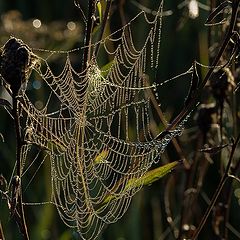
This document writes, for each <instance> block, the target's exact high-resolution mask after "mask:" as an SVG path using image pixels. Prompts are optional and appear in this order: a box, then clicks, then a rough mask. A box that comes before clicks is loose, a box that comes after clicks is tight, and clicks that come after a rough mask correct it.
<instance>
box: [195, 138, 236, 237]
mask: <svg viewBox="0 0 240 240" xmlns="http://www.w3.org/2000/svg"><path fill="white" fill-rule="evenodd" d="M239 140H240V134H239V135H238V137H237V139H236V141H235V142H234V144H233V146H232V150H231V154H230V157H229V160H228V164H227V167H226V170H225V172H224V175H223V177H222V179H221V181H220V183H219V184H218V187H217V189H216V191H215V193H214V195H213V198H212V200H211V202H210V204H209V206H208V208H207V211H206V212H205V214H204V216H203V217H202V219H201V222H200V224H199V226H198V228H197V229H196V231H195V232H194V234H193V237H192V240H196V239H197V237H198V235H199V233H200V232H201V230H202V228H203V226H204V225H205V223H206V221H207V219H208V216H209V214H210V213H211V211H212V209H213V207H214V205H215V203H216V201H217V199H218V196H219V195H220V193H221V191H222V189H223V187H224V184H225V182H226V180H227V179H228V177H229V172H230V168H231V164H232V160H233V155H234V153H235V150H236V147H237V145H238V142H239Z"/></svg>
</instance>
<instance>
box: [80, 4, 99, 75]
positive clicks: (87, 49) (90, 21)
mask: <svg viewBox="0 0 240 240" xmlns="http://www.w3.org/2000/svg"><path fill="white" fill-rule="evenodd" d="M95 10H96V0H89V1H88V18H87V26H86V33H85V40H84V47H85V48H84V52H83V62H82V67H81V70H82V71H84V70H85V69H86V68H87V63H88V62H89V60H90V57H91V36H92V29H93V24H94V14H95Z"/></svg>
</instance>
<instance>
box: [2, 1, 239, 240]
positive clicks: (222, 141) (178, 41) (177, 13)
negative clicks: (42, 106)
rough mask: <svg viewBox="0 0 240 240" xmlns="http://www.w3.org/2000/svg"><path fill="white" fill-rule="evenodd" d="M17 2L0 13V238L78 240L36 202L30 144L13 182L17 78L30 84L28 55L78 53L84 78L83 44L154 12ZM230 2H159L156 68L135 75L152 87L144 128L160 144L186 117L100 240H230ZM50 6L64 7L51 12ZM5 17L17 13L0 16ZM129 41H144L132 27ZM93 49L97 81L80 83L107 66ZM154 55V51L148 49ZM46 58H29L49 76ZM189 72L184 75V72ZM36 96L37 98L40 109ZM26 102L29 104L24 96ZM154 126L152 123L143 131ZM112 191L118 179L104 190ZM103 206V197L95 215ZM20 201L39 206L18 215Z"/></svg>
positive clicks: (234, 8) (233, 181) (235, 135)
mask: <svg viewBox="0 0 240 240" xmlns="http://www.w3.org/2000/svg"><path fill="white" fill-rule="evenodd" d="M17 2H18V4H17V5H15V6H11V5H10V3H8V2H7V3H1V4H0V11H2V12H1V17H2V21H1V27H0V31H1V32H0V33H1V35H0V36H1V37H0V42H1V43H2V45H4V44H5V45H4V46H3V47H2V48H1V59H0V73H1V77H2V80H1V81H2V85H1V89H0V105H1V109H0V116H1V119H0V159H1V161H0V173H1V174H2V175H1V177H0V187H1V188H0V190H1V192H0V193H1V195H0V197H1V198H0V199H1V200H0V239H1V238H2V239H20V237H21V236H22V238H23V239H29V238H30V239H62V240H64V239H80V236H79V235H78V234H77V233H76V232H75V231H74V230H71V229H69V228H67V227H66V226H65V225H64V224H63V223H62V222H61V220H60V218H59V215H58V214H57V211H56V208H55V206H53V204H49V202H48V203H46V202H44V201H45V199H48V197H49V196H50V195H51V191H52V190H51V188H52V186H50V182H51V179H50V178H51V174H50V163H49V162H48V161H46V159H47V157H46V156H45V155H44V154H43V153H40V154H36V152H37V149H38V148H39V146H37V145H36V146H34V149H33V150H31V151H32V152H30V154H29V155H30V156H33V155H34V156H35V155H36V157H35V158H34V164H31V163H27V164H29V165H27V166H29V168H28V167H26V169H27V170H26V171H25V172H24V177H23V178H19V176H22V173H21V164H22V163H21V159H20V155H21V149H22V147H23V145H24V144H25V143H23V142H22V141H21V134H22V132H21V129H19V126H20V124H21V123H20V120H19V119H20V117H19V116H20V115H21V114H22V113H19V109H18V101H19V99H18V91H19V88H20V87H21V85H22V84H23V83H25V82H26V81H27V78H28V77H30V78H34V77H36V76H35V75H34V74H33V76H32V75H31V68H32V66H33V65H34V67H36V66H37V64H38V63H37V62H38V57H37V55H35V52H34V50H37V49H39V48H41V49H54V50H65V49H66V50H69V49H74V48H78V47H82V46H85V48H84V50H83V54H82V56H80V57H79V56H78V55H77V54H75V55H73V57H72V59H71V61H72V65H73V66H75V67H76V68H78V69H81V71H83V72H84V70H86V69H88V61H89V57H90V53H91V49H90V47H89V46H90V44H91V41H95V42H98V41H99V40H100V41H101V40H102V39H104V38H105V37H106V36H107V35H109V34H111V33H112V32H115V31H116V30H117V29H120V28H121V27H122V26H126V24H127V22H129V20H130V19H132V18H133V17H134V16H135V15H136V14H137V13H139V11H141V10H144V11H146V12H147V13H148V14H149V16H150V19H153V18H154V16H155V15H154V13H155V14H156V11H155V9H156V8H157V7H158V5H159V3H155V2H156V1H154V2H153V1H134V0H132V1H123V0H120V1H111V0H108V1H102V0H100V1H99V2H98V4H96V1H95V0H89V1H85V2H84V1H75V7H74V4H73V3H71V4H70V3H65V1H61V3H60V1H58V2H57V4H56V6H55V5H54V2H48V3H47V2H45V1H36V5H35V6H29V4H28V3H27V1H25V2H23V1H17ZM239 2H240V1H239V0H232V1H225V2H220V1H214V0H211V1H209V2H206V1H204V2H198V1H195V0H189V1H188V0H186V1H184V2H182V3H180V4H179V3H176V2H175V1H166V2H165V3H164V9H163V10H164V11H163V16H164V17H163V24H162V26H163V29H162V37H161V48H160V55H159V56H158V57H159V66H158V68H157V69H156V70H155V71H152V72H150V74H149V75H148V76H147V77H148V78H149V79H150V80H149V83H148V84H150V85H151V84H154V83H152V82H151V81H152V80H151V79H153V78H155V79H154V81H155V82H156V83H155V84H156V85H155V86H156V88H155V89H154V90H155V92H154V91H152V90H149V91H148V92H147V94H148V96H149V98H150V99H151V107H152V108H153V109H155V110H154V111H153V112H152V116H151V117H152V119H153V120H152V121H151V124H150V125H151V129H155V133H156V134H155V137H156V140H159V141H160V140H162V139H164V138H165V136H167V135H169V134H172V133H173V132H174V131H175V130H176V129H177V128H178V127H179V124H181V122H182V121H185V120H186V117H187V118H188V121H187V126H185V130H184V132H183V133H182V134H181V135H180V136H177V137H175V138H174V139H173V140H172V141H171V143H169V144H168V146H167V148H166V150H165V151H164V153H163V154H162V155H161V156H159V157H161V159H160V161H158V162H157V163H156V164H153V165H152V166H151V169H149V168H148V171H147V172H146V173H144V174H143V175H141V176H139V177H138V178H137V177H133V178H131V179H129V180H128V181H126V184H125V187H124V188H123V190H124V191H126V192H127V191H129V192H131V190H132V189H135V188H136V189H138V188H139V189H140V188H141V187H142V186H143V188H142V189H141V190H140V191H139V192H138V193H136V195H135V196H134V197H133V199H132V203H131V205H130V207H129V209H128V211H127V213H126V214H125V215H124V216H123V217H122V218H121V219H120V220H119V221H118V222H117V223H114V224H112V225H110V226H108V227H107V228H106V229H104V231H103V232H102V234H101V235H100V237H99V238H100V239H105V240H107V239H118V240H120V239H121V240H123V239H131V240H135V239H159V240H162V239H178V240H180V239H239V238H240V227H239V224H238V222H239V221H240V215H239V214H238V213H239V210H240V206H239V204H240V200H239V199H240V194H239V192H240V179H239V178H240V177H239V174H240V160H239V149H240V145H239V140H240V129H239V127H238V126H239V123H240V114H239V100H240V99H239V90H238V88H239V82H238V81H239V76H240V63H239V56H240V55H239V53H240V52H239V46H240V36H239V28H240V22H239ZM47 4H48V5H47ZM64 4H65V6H64ZM60 5H61V6H63V7H65V8H61V9H60V8H59V6H60ZM36 6H39V8H36ZM12 8H18V11H17V10H14V11H8V12H7V10H9V9H12ZM80 8H81V10H80ZM20 11H21V14H23V15H22V16H21V14H20ZM45 11H46V12H45ZM154 11H155V12H154ZM53 12H54V13H56V14H52V13H53ZM68 12H69V15H67V14H68ZM70 13H72V14H70ZM93 15H94V16H95V17H94V18H93V17H92V16H93ZM108 17H109V19H108ZM38 19H41V22H40V23H39V22H38V21H39V20H38ZM34 20H35V22H34ZM36 20H38V21H37V22H36ZM204 23H205V24H204ZM38 24H40V25H38ZM84 24H85V25H84ZM140 30H141V31H140ZM132 34H133V35H134V36H137V38H138V41H136V43H135V44H136V45H137V46H138V45H139V46H141V44H142V41H143V39H144V36H145V35H146V34H147V30H146V29H145V28H144V27H143V23H142V22H137V23H136V24H135V30H133V32H132ZM10 35H13V36H15V37H17V38H20V39H22V40H23V42H24V43H26V44H27V46H25V45H24V43H23V42H21V41H15V40H13V41H12V42H11V40H9V41H8V39H9V36H10ZM7 41H8V42H7ZM6 42H7V43H6ZM7 44H8V45H7ZM9 46H10V48H9ZM16 46H17V47H16ZM28 46H29V47H28ZM95 46H96V48H95V49H94V51H95V52H94V53H95V54H96V55H97V56H100V57H98V59H97V60H98V61H99V63H100V66H102V68H101V71H102V73H101V71H99V72H98V71H95V70H94V69H93V70H92V72H91V73H92V74H96V77H95V75H94V79H97V80H99V81H101V80H102V81H105V77H106V75H107V74H108V71H109V69H110V67H111V65H112V64H113V59H110V58H109V57H108V56H106V54H105V55H104V54H103V51H102V49H101V47H100V46H99V45H98V44H96V45H95ZM111 47H112V48H114V47H115V46H114V45H113V46H111ZM154 47H155V48H156V49H157V45H154ZM8 49H11V51H10V52H8V51H7V50H8ZM16 49H18V50H17V51H16ZM19 49H21V51H19ZM49 53H50V52H48V51H46V52H45V51H41V57H42V58H44V59H48V63H49V64H50V65H51V67H52V69H54V70H55V71H56V72H59V71H60V68H61V66H62V65H63V64H64V63H63V59H62V58H61V56H60V57H58V56H57V57H55V55H54V54H52V55H53V56H52V55H51V54H49ZM11 54H13V57H12V56H11ZM39 54H40V53H39ZM15 56H16V57H15ZM81 57H82V59H81ZM9 59H11V61H8V60H9ZM12 59H13V60H12ZM27 60H29V61H27ZM149 61H150V60H149ZM36 68H37V67H36ZM186 69H189V70H187V71H186ZM189 72H190V73H191V76H190V77H189V75H187V74H185V73H189ZM182 73H184V74H182ZM101 74H102V75H101ZM175 76H177V77H175ZM148 78H147V79H148ZM166 79H170V80H167V81H166ZM146 81H147V80H146ZM35 83H36V84H37V82H35ZM94 84H95V85H93V88H94V87H95V88H98V87H99V86H100V89H101V85H98V84H97V83H95V82H94ZM30 90H31V89H30ZM45 90H46V89H45ZM46 93H47V92H44V88H43V90H42V92H41V96H43V99H44V94H46ZM32 95H33V99H34V97H36V96H34V89H32ZM44 100H45V101H47V100H46V99H44ZM159 103H160V104H159ZM50 107H51V108H53V109H54V107H55V106H54V104H53V106H50ZM156 117H158V118H159V119H161V122H157V121H155V120H154V119H156ZM123 126H124V125H123ZM133 127H134V126H132V128H133ZM24 131H25V130H24ZM132 131H133V130H132ZM133 132H134V131H133ZM159 132H161V133H160V134H159V135H157V134H158V133H159ZM31 134H32V133H31ZM46 134H47V133H46ZM33 135H34V133H33ZM132 135H134V133H132ZM174 136H175V135H174ZM47 147H49V149H53V148H54V151H59V152H60V151H61V150H62V149H64V148H65V146H64V145H63V144H61V142H60V143H59V142H54V140H53V141H52V142H48V143H47ZM76 149H77V147H76ZM101 149H102V150H101V151H100V152H99V153H98V154H97V156H96V157H95V159H94V164H95V165H96V166H98V165H101V164H105V163H106V162H108V161H109V159H110V157H111V156H112V155H111V154H110V153H109V150H108V149H107V148H104V147H102V148H101ZM45 150H46V151H48V149H44V151H45ZM32 158H33V157H32ZM139 159H140V160H141V156H140V157H139ZM138 161H139V160H138ZM169 172H171V173H170V174H169ZM167 173H168V174H167ZM166 174H167V175H166ZM165 175H166V176H165ZM163 176H164V177H163ZM162 177H163V178H162ZM160 178H161V179H160ZM159 179H160V180H159ZM123 181H124V180H123ZM120 184H121V180H119V182H117V184H116V185H117V187H116V186H114V187H116V188H118V186H119V185H120ZM149 185H150V186H149ZM22 186H24V188H23V187H22ZM43 196H44V197H43ZM22 198H23V199H22ZM115 199H116V197H115V195H111V194H109V195H108V196H107V197H106V198H104V199H103V202H102V203H101V204H102V205H101V207H100V208H99V211H100V210H101V209H102V208H104V206H105V205H106V204H108V203H109V202H111V201H114V200H115ZM30 201H35V202H40V203H41V204H36V205H35V206H28V204H27V203H28V202H30ZM16 226H18V228H19V229H16Z"/></svg>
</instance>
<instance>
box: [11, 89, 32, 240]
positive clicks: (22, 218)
mask: <svg viewBox="0 0 240 240" xmlns="http://www.w3.org/2000/svg"><path fill="white" fill-rule="evenodd" d="M13 117H14V123H15V131H16V162H17V164H16V172H17V176H18V177H19V178H20V186H19V191H17V194H18V196H16V198H17V200H18V201H17V206H18V211H19V215H20V219H19V218H18V216H16V214H17V210H16V211H15V213H14V216H16V220H17V223H18V225H19V228H20V231H21V233H22V234H23V237H24V239H25V240H29V236H28V230H27V225H26V219H25V214H24V209H23V202H22V189H21V175H22V173H21V150H22V145H23V144H22V139H21V131H20V122H19V112H18V99H17V93H13ZM18 219H19V220H18Z"/></svg>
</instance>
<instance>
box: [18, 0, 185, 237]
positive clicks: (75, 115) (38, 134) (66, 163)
mask: <svg viewBox="0 0 240 240" xmlns="http://www.w3.org/2000/svg"><path fill="white" fill-rule="evenodd" d="M162 11H163V1H162V2H161V3H160V7H159V9H158V10H157V11H156V15H155V16H154V17H153V16H151V18H149V16H148V15H147V14H146V13H145V12H144V11H142V12H140V13H139V14H138V15H137V16H136V17H135V18H134V19H132V20H131V21H130V22H129V23H128V24H126V25H125V26H124V27H123V28H121V29H120V30H118V31H116V32H114V33H112V34H111V35H109V36H107V37H105V38H104V39H103V40H101V41H100V42H98V43H93V44H92V45H91V50H92V53H94V49H95V48H96V47H97V46H98V44H100V45H99V46H100V53H101V54H105V55H107V56H108V57H109V59H111V61H110V64H109V67H108V68H106V69H105V70H101V67H100V66H99V59H98V56H94V54H92V55H91V58H90V59H89V61H88V63H87V67H86V70H84V71H78V70H76V69H77V66H73V64H72V58H74V57H76V56H79V59H80V58H81V55H82V53H83V51H84V48H83V49H75V50H71V51H66V52H64V51H62V52H59V51H58V52H55V51H45V52H44V51H40V50H34V57H35V59H36V58H37V61H36V62H37V63H36V62H35V63H34V64H32V65H31V68H32V75H31V77H30V78H29V81H28V85H27V87H26V88H23V89H22V90H21V92H20V94H19V109H20V122H21V128H22V129H21V130H22V132H23V136H24V142H25V145H24V146H23V149H22V153H21V154H22V156H21V158H22V168H23V170H22V171H23V172H24V168H25V164H26V163H27V162H29V161H31V159H33V156H32V155H33V152H32V148H33V147H36V146H37V147H39V148H40V149H41V151H42V152H43V153H42V156H43V158H44V159H45V161H49V162H50V164H51V170H50V171H51V190H52V192H51V199H50V202H51V203H52V204H54V205H55V206H56V208H57V210H58V213H59V216H60V217H61V219H62V220H63V222H64V223H65V224H66V225H67V226H69V227H71V228H75V229H76V230H77V231H78V232H79V234H80V235H81V237H82V238H83V239H96V238H97V237H98V236H99V234H100V232H101V231H102V229H103V227H104V226H105V225H106V224H110V223H113V222H116V221H117V220H118V219H120V218H121V217H122V216H123V214H124V213H125V212H126V211H127V209H128V207H129V204H130V202H131V199H132V197H133V195H134V194H135V193H136V192H137V191H139V190H140V189H141V187H142V186H141V184H137V185H134V184H130V183H132V182H134V180H136V179H141V177H142V176H143V175H144V174H145V173H146V172H147V171H148V170H149V168H150V167H151V166H152V164H153V163H154V162H157V161H158V160H159V157H160V155H161V153H163V151H164V150H165V148H166V146H167V144H168V143H169V141H170V140H171V139H172V138H173V137H175V136H176V135H177V134H180V133H181V131H182V130H183V125H184V122H182V123H180V125H179V126H178V127H177V128H176V129H175V131H171V132H169V133H167V134H165V135H164V137H162V138H161V139H160V138H159V139H158V138H156V136H157V135H158V134H159V132H158V133H156V132H153V131H152V129H151V121H152V118H153V115H154V114H153V103H152V100H151V97H150V94H149V92H151V93H156V88H157V84H156V83H152V82H151V81H150V80H149V77H148V76H150V75H148V71H149V72H151V71H153V70H154V69H156V68H157V67H158V64H159V62H158V58H159V53H160V37H161V29H162ZM136 21H143V22H144V26H146V29H145V30H146V31H147V34H146V36H145V38H144V39H142V41H141V44H139V42H138V43H136V42H137V41H136V37H135V36H134V34H133V32H134V31H135V30H134V29H133V26H134V22H136ZM113 46H114V47H113ZM40 53H44V54H45V57H40V55H41V54H40ZM31 54H33V53H32V52H31ZM58 55H61V59H64V64H63V65H64V66H63V68H62V69H61V70H60V71H59V72H58V73H56V72H54V70H52V65H51V64H50V63H49V62H50V61H49V60H50V59H54V58H55V57H56V56H58ZM73 56H74V57H73ZM53 62H54V60H53ZM36 83H41V86H42V87H43V88H44V89H45V90H44V94H41V91H40V90H39V91H36V94H34V96H33V95H32V94H30V92H31V91H30V90H29V89H30V88H31V87H30V86H32V85H33V84H36ZM154 121H160V120H159V119H155V120H154Z"/></svg>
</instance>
